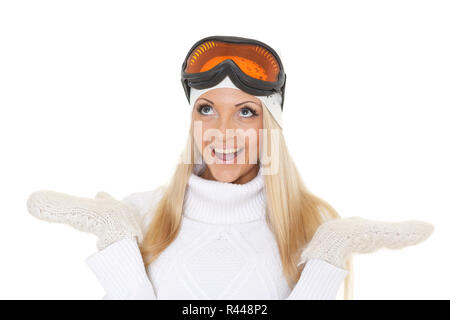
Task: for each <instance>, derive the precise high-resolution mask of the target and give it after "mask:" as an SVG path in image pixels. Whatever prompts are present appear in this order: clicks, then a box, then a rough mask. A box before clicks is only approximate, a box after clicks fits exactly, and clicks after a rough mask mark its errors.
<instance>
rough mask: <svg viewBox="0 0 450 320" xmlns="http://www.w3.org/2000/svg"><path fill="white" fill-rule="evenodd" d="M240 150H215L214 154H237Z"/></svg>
mask: <svg viewBox="0 0 450 320" xmlns="http://www.w3.org/2000/svg"><path fill="white" fill-rule="evenodd" d="M238 150H240V149H236V148H233V149H220V148H214V152H216V153H223V154H228V153H235V152H237V151H238Z"/></svg>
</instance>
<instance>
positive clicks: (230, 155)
mask: <svg viewBox="0 0 450 320" xmlns="http://www.w3.org/2000/svg"><path fill="white" fill-rule="evenodd" d="M211 149H212V150H211V155H212V156H213V157H215V158H216V159H218V160H219V161H218V163H223V164H227V163H234V159H236V158H237V156H238V155H239V154H240V153H241V152H242V150H244V148H229V149H221V148H215V147H213V146H211Z"/></svg>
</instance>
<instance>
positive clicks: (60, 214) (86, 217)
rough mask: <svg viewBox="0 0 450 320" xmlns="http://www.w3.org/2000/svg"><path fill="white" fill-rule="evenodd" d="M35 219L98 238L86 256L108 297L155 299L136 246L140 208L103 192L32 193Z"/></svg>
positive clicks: (139, 238)
mask: <svg viewBox="0 0 450 320" xmlns="http://www.w3.org/2000/svg"><path fill="white" fill-rule="evenodd" d="M27 205H28V210H29V212H30V213H31V214H32V215H33V216H35V217H36V218H38V219H42V220H45V221H48V222H58V223H64V224H68V225H70V226H72V227H74V228H76V229H78V230H80V231H83V232H88V233H93V234H95V235H96V236H97V237H98V242H97V247H98V249H99V252H98V253H96V254H95V255H93V256H91V257H90V258H88V259H87V263H88V265H89V266H90V267H91V269H92V270H93V271H94V273H95V275H96V276H97V278H98V279H99V281H100V283H101V284H102V285H103V286H104V288H105V290H106V292H107V295H108V298H111V299H155V298H156V297H155V294H154V291H153V288H152V286H151V284H150V280H149V279H148V277H147V274H146V271H145V267H144V263H143V261H142V257H141V254H140V251H139V248H138V245H137V241H142V239H143V232H142V225H141V220H142V219H139V215H140V213H139V210H138V209H137V208H136V206H134V205H130V203H129V202H127V201H117V200H115V199H113V198H112V197H111V196H109V195H108V194H106V193H99V194H98V195H97V197H96V198H95V199H88V198H80V197H74V196H70V195H67V194H63V193H58V192H53V191H39V192H35V193H33V194H32V195H31V196H30V197H29V199H28V202H27Z"/></svg>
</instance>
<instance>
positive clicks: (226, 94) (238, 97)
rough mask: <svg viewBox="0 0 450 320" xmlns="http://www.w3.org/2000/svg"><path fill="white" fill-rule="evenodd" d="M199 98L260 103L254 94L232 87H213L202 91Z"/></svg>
mask: <svg viewBox="0 0 450 320" xmlns="http://www.w3.org/2000/svg"><path fill="white" fill-rule="evenodd" d="M199 98H206V99H208V100H211V101H213V102H217V103H239V102H241V101H244V100H246V101H254V102H256V103H258V104H260V103H259V99H258V98H256V97H255V96H253V95H251V94H248V93H246V92H244V91H242V90H239V89H234V88H215V89H212V90H209V91H207V92H205V93H203V94H202V95H201V96H200V97H199Z"/></svg>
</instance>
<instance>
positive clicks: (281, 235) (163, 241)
mask: <svg viewBox="0 0 450 320" xmlns="http://www.w3.org/2000/svg"><path fill="white" fill-rule="evenodd" d="M263 127H264V128H265V129H267V132H272V129H278V132H279V135H278V143H279V145H278V151H279V155H280V158H279V170H278V173H277V174H273V175H264V180H265V191H266V199H267V200H266V201H267V215H266V219H267V223H268V225H269V227H270V229H271V230H272V232H273V234H274V235H275V238H276V240H277V245H278V250H279V252H280V257H281V263H282V266H283V273H284V275H285V277H286V279H287V281H288V283H289V286H290V287H291V288H293V286H294V285H295V283H296V282H297V281H298V279H299V278H300V275H301V272H302V268H301V267H300V268H299V267H298V266H297V263H298V261H299V258H300V254H301V252H302V250H303V248H304V247H305V246H306V245H307V244H308V242H309V241H310V240H311V238H312V237H313V235H314V233H315V231H316V229H317V228H318V227H319V226H320V225H321V224H322V223H323V222H325V221H326V220H329V219H334V218H339V214H338V213H337V212H336V210H335V209H334V208H333V207H332V206H331V205H330V204H328V203H327V202H326V201H324V200H322V199H320V198H319V197H317V196H315V195H314V194H312V193H311V192H310V191H309V190H308V189H307V188H306V186H305V184H304V183H303V181H302V179H301V177H300V174H299V172H298V170H297V167H296V165H295V163H294V161H293V159H292V158H291V156H290V154H289V152H288V148H287V145H286V141H285V139H284V136H283V134H282V130H281V128H280V127H279V126H278V124H277V123H276V121H275V120H274V118H273V117H272V115H271V114H270V112H269V111H268V110H267V108H266V106H265V105H264V104H263ZM270 139H271V134H268V135H267V141H266V145H267V146H268V147H267V148H268V150H267V151H268V152H269V153H270V150H269V149H270V146H271V145H272V144H271V141H270ZM195 152H196V151H195V145H194V136H193V122H192V121H191V126H190V130H189V135H188V140H187V143H186V147H185V149H184V151H183V153H182V154H181V157H180V161H179V163H178V164H177V166H176V168H175V173H174V175H173V176H172V179H171V180H170V182H169V184H168V185H167V186H166V188H165V191H164V193H163V195H162V198H161V200H160V201H159V202H158V204H157V206H156V207H155V208H154V209H153V210H154V211H153V213H152V215H153V217H152V220H151V223H150V225H149V227H148V230H147V232H146V235H145V237H144V240H143V241H142V243H141V244H140V249H141V253H142V256H143V259H144V262H145V264H146V265H149V264H150V263H152V262H153V261H154V260H155V259H156V258H157V257H158V256H159V255H160V254H161V253H162V252H163V251H164V249H166V248H167V247H168V246H169V244H170V243H171V242H172V241H173V240H174V239H175V238H176V237H177V235H178V232H179V230H180V223H181V219H182V212H183V202H184V195H185V191H186V186H187V183H188V180H189V176H190V175H191V173H192V172H193V168H194V164H193V161H189V160H192V159H194V153H195ZM186 160H188V161H186ZM347 270H348V271H349V273H348V276H347V277H346V279H345V285H344V297H345V299H351V298H352V266H351V260H349V261H347Z"/></svg>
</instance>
